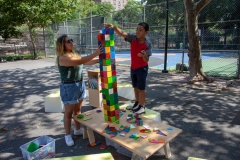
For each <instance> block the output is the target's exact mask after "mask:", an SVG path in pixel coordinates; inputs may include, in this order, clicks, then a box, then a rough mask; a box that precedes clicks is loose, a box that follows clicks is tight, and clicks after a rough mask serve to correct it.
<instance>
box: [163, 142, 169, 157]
mask: <svg viewBox="0 0 240 160" xmlns="http://www.w3.org/2000/svg"><path fill="white" fill-rule="evenodd" d="M163 148H164V152H165V157H166V158H169V157H171V151H170V146H169V143H166V144H165V146H164V147H163Z"/></svg>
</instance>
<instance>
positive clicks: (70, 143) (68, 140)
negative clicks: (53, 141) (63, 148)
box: [65, 135, 74, 146]
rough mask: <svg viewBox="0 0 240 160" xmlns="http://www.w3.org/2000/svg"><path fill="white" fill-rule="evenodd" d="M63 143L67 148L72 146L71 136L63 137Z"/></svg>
mask: <svg viewBox="0 0 240 160" xmlns="http://www.w3.org/2000/svg"><path fill="white" fill-rule="evenodd" d="M65 142H66V144H67V145H68V146H72V145H74V142H73V140H72V136H71V135H65Z"/></svg>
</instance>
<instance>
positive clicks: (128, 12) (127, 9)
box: [114, 0, 143, 27]
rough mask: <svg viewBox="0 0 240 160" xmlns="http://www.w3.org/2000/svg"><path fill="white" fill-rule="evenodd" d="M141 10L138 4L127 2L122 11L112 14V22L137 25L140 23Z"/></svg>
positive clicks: (131, 1)
mask: <svg viewBox="0 0 240 160" xmlns="http://www.w3.org/2000/svg"><path fill="white" fill-rule="evenodd" d="M142 8H143V7H142V5H141V3H140V2H137V1H135V0H129V1H128V2H127V4H126V5H125V6H124V9H122V10H120V11H118V12H116V13H115V14H114V20H115V21H117V22H118V23H122V22H123V21H125V22H131V23H138V22H140V21H142V14H143V12H142ZM134 27H135V26H134Z"/></svg>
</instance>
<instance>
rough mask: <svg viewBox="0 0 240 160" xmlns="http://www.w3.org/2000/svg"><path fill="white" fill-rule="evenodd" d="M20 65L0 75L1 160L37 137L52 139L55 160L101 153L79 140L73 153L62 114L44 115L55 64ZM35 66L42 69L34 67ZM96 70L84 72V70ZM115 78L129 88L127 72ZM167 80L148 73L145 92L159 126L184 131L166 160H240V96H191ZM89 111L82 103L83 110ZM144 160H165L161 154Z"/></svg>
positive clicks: (194, 92)
mask: <svg viewBox="0 0 240 160" xmlns="http://www.w3.org/2000/svg"><path fill="white" fill-rule="evenodd" d="M47 61H48V62H47ZM49 61H50V62H52V63H49ZM24 63H32V64H31V65H29V68H28V69H26V68H24V67H19V66H18V67H10V68H11V69H6V68H8V65H11V64H4V65H5V69H4V67H3V69H1V71H0V77H1V82H0V93H1V96H0V111H1V112H0V121H1V123H0V129H1V128H3V127H5V128H6V129H7V130H1V132H0V159H6V160H7V159H11V160H12V159H13V160H18V159H22V154H21V151H20V148H19V147H20V146H21V145H23V144H25V143H27V142H29V141H31V140H33V139H35V138H37V137H39V136H41V135H48V136H50V137H53V138H54V139H56V157H65V156H76V155H85V154H95V153H103V150H101V149H99V147H98V146H97V147H92V148H88V147H87V144H88V140H83V139H82V137H78V138H76V139H75V145H74V146H73V147H67V146H66V145H65V141H64V139H63V137H64V130H63V123H62V122H61V120H62V119H63V113H45V112H44V97H45V96H47V95H48V94H49V93H51V92H52V91H54V90H57V89H58V86H59V74H58V72H57V71H56V69H55V67H54V60H37V61H34V62H29V61H25V62H22V63H21V64H24ZM38 63H41V66H39V67H36V66H38V65H37V64H38ZM0 65H1V64H0ZM34 65H36V66H35V67H34V68H33V69H31V67H30V66H34ZM95 67H96V66H95ZM95 67H94V66H93V67H86V70H88V69H94V68H95ZM86 70H85V73H84V76H85V80H87V77H86ZM117 72H118V83H129V82H130V78H129V68H127V67H117ZM170 78H171V74H162V73H161V72H158V71H154V70H150V71H149V75H148V87H147V89H146V91H147V104H146V107H148V108H151V109H153V110H155V111H158V112H161V117H162V121H163V123H168V124H169V125H172V126H174V127H177V128H180V129H182V130H183V132H182V133H181V134H180V135H179V136H178V137H176V138H175V139H174V140H173V141H172V142H171V143H170V147H171V151H172V157H170V159H172V160H186V159H187V157H189V156H193V157H199V158H206V159H209V160H210V159H212V160H226V159H227V160H237V159H240V145H239V144H240V138H239V137H240V132H239V130H240V123H239V122H240V109H239V104H240V103H239V92H236V93H235V92H234V93H232V92H221V93H218V94H216V93H210V92H206V91H204V90H203V91H202V90H193V89H189V88H185V87H182V86H181V85H170V84H168V82H166V81H165V79H170ZM89 109H91V107H90V106H88V101H87V100H86V101H85V102H84V107H83V110H89ZM95 135H96V139H97V140H98V141H99V142H102V143H104V142H105V140H104V138H103V137H102V136H101V135H99V134H95ZM107 149H109V151H110V152H111V153H113V154H116V155H118V159H119V160H121V159H122V160H127V159H130V158H128V157H126V156H123V155H121V154H118V153H117V152H116V150H115V149H114V148H113V147H108V148H107ZM149 159H150V160H154V159H165V158H164V156H163V151H162V150H161V151H160V152H159V153H156V154H155V155H153V156H152V157H150V158H149Z"/></svg>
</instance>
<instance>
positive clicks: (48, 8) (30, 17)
mask: <svg viewBox="0 0 240 160" xmlns="http://www.w3.org/2000/svg"><path fill="white" fill-rule="evenodd" d="M75 4H76V1H75V0H71V1H66V0H58V1H52V0H18V1H15V0H1V1H0V6H1V7H0V15H1V17H0V21H1V27H0V35H1V36H2V37H3V38H4V39H7V38H10V37H13V36H14V37H16V36H20V35H21V32H20V31H18V30H17V29H16V26H20V25H22V24H26V25H27V26H28V30H29V34H30V38H31V42H32V47H33V52H34V57H35V58H37V53H36V46H35V42H36V41H37V37H36V32H35V28H36V27H41V26H45V25H46V24H47V23H49V22H59V21H63V20H65V19H66V18H67V17H68V16H70V14H71V13H72V10H73V9H74V6H75Z"/></svg>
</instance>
